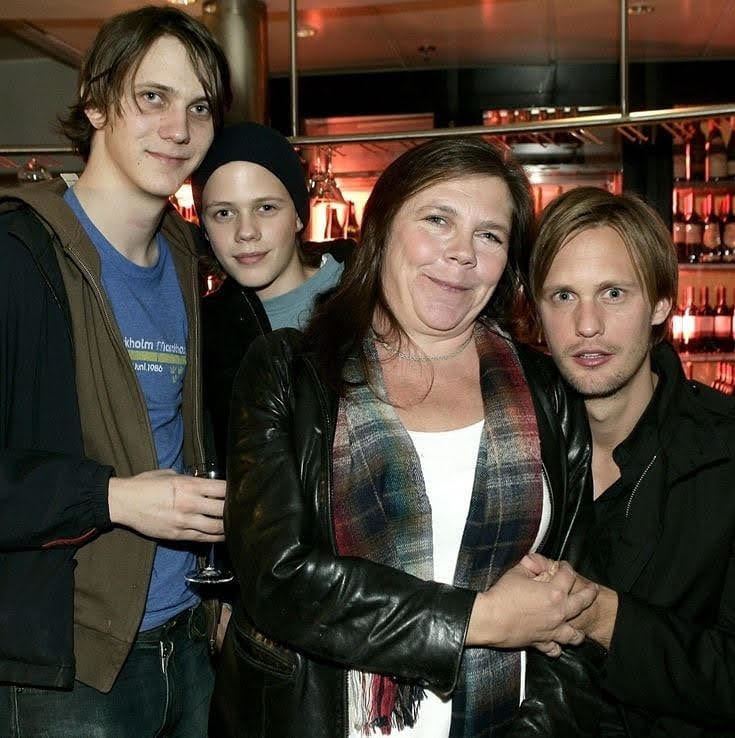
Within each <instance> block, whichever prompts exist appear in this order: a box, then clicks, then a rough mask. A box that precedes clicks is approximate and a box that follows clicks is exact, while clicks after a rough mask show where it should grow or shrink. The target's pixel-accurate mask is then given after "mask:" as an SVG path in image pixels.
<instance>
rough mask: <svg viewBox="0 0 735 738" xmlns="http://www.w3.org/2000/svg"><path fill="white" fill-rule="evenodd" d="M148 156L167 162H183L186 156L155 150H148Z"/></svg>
mask: <svg viewBox="0 0 735 738" xmlns="http://www.w3.org/2000/svg"><path fill="white" fill-rule="evenodd" d="M148 155H149V156H152V157H153V158H154V159H157V160H158V161H162V162H164V163H169V164H181V163H182V162H185V161H186V160H187V159H188V157H186V156H169V155H168V154H160V153H158V152H156V151H149V152H148Z"/></svg>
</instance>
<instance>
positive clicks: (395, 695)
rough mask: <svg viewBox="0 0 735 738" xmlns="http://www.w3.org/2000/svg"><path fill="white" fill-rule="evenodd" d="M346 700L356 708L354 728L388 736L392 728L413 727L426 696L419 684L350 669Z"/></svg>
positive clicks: (367, 732) (362, 731) (365, 733)
mask: <svg viewBox="0 0 735 738" xmlns="http://www.w3.org/2000/svg"><path fill="white" fill-rule="evenodd" d="M348 690H349V701H350V704H351V705H354V707H355V716H354V727H355V729H357V730H359V731H360V732H361V733H362V734H363V735H371V734H373V735H374V734H375V733H376V731H379V732H380V734H382V735H390V734H391V732H392V730H393V729H395V730H403V729H404V728H412V727H413V726H414V725H415V724H416V720H417V719H418V716H419V706H420V704H421V702H422V700H423V699H424V697H425V696H426V692H425V691H424V689H423V688H422V687H419V686H417V685H414V684H402V683H400V682H397V681H396V680H395V679H392V678H391V677H387V676H382V675H380V674H366V673H364V672H361V671H350V672H349V675H348Z"/></svg>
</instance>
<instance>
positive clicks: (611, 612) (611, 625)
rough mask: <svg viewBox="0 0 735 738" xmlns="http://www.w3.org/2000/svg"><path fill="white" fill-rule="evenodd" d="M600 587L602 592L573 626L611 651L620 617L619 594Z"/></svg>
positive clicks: (573, 621) (575, 620)
mask: <svg viewBox="0 0 735 738" xmlns="http://www.w3.org/2000/svg"><path fill="white" fill-rule="evenodd" d="M598 586H599V588H600V591H599V594H598V595H597V599H596V600H595V601H594V602H593V603H592V605H590V607H589V608H587V610H584V611H583V612H581V613H580V614H579V615H578V616H577V617H576V618H574V619H573V620H572V621H571V624H572V625H573V626H574V627H575V628H579V629H580V630H583V631H584V632H585V633H586V634H587V637H588V638H591V639H592V640H593V641H597V643H599V644H600V645H601V646H602V647H603V648H605V649H609V648H610V641H611V640H612V635H613V631H614V630H615V619H616V618H617V616H618V593H617V592H616V591H615V590H614V589H610V588H609V587H603V586H602V585H598Z"/></svg>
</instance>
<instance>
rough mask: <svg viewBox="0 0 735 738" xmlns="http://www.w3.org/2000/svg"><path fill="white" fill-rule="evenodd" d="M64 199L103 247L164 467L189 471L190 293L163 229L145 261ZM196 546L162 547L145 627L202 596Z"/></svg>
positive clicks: (115, 306) (105, 275)
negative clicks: (192, 575)
mask: <svg viewBox="0 0 735 738" xmlns="http://www.w3.org/2000/svg"><path fill="white" fill-rule="evenodd" d="M64 199H65V200H66V202H67V203H68V205H69V206H70V207H71V209H72V210H73V211H74V214H75V215H76V216H77V218H78V220H79V222H80V223H81V224H82V226H83V228H84V230H85V231H86V232H87V235H88V236H89V239H90V240H91V241H92V243H93V244H94V246H95V248H96V249H97V251H98V252H99V255H100V260H101V264H102V286H103V287H104V289H105V292H106V293H107V298H108V300H109V301H110V304H111V305H112V310H113V313H114V315H115V320H116V321H117V325H118V327H119V329H120V333H121V334H122V337H123V340H124V342H125V347H126V348H127V350H128V354H129V355H130V361H131V362H132V364H133V368H134V369H135V374H136V376H137V378H138V382H139V384H140V388H141V390H142V392H143V396H144V398H145V403H146V406H147V408H148V418H149V420H150V423H151V429H152V431H153V439H154V442H155V445H156V455H157V457H158V466H159V467H160V468H161V469H175V470H176V471H178V472H181V471H183V460H182V452H183V441H184V423H183V418H182V415H181V400H182V392H183V380H184V373H185V371H186V342H187V337H188V325H187V320H186V310H185V307H184V298H183V296H182V294H181V287H180V285H179V280H178V278H177V275H176V268H175V266H174V263H173V259H172V258H171V254H170V253H169V247H168V244H167V243H166V239H165V238H164V237H163V235H162V234H160V233H159V234H158V235H157V237H156V238H157V243H158V263H157V264H155V265H154V266H152V267H141V266H138V265H137V264H133V262H131V261H130V260H128V259H126V258H125V257H124V256H123V255H122V254H121V253H120V252H119V251H117V249H115V247H114V246H113V245H112V244H111V243H110V242H109V241H108V240H107V239H106V238H105V237H104V236H103V235H102V233H100V231H99V230H98V229H97V227H96V226H95V225H94V223H92V221H91V220H90V219H89V217H88V216H87V214H86V213H85V212H84V210H83V208H82V206H81V204H80V202H79V200H78V198H77V196H76V195H75V194H74V190H73V189H71V188H70V189H68V190H67V191H66V193H65V195H64ZM195 558H196V557H195V556H194V554H193V553H191V552H190V551H185V550H181V549H174V548H170V547H169V546H167V545H166V544H164V543H159V544H158V546H157V547H156V557H155V560H154V562H153V573H152V575H151V583H150V587H149V589H148V601H147V603H146V609H145V613H144V615H143V622H142V624H141V630H149V629H151V628H155V627H157V626H159V625H162V624H163V623H165V622H166V621H167V620H169V619H170V618H172V617H173V616H174V615H176V614H177V613H179V612H181V611H182V610H184V609H186V608H188V607H191V606H192V605H194V604H196V602H197V596H196V595H195V594H194V592H192V590H191V589H189V587H188V585H187V583H186V581H185V579H184V576H185V574H186V573H187V572H188V571H190V570H192V569H193V568H195V563H196V562H195Z"/></svg>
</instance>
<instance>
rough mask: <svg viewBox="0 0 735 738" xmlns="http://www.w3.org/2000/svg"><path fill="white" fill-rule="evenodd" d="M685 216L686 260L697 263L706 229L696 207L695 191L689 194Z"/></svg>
mask: <svg viewBox="0 0 735 738" xmlns="http://www.w3.org/2000/svg"><path fill="white" fill-rule="evenodd" d="M684 217H685V219H686V225H685V227H684V234H685V236H684V241H685V246H686V260H687V263H689V264H697V263H698V262H699V255H700V253H701V251H702V232H703V230H704V222H703V221H702V219H701V218H700V217H699V213H698V212H697V211H696V209H695V207H694V193H693V192H690V193H688V194H687V197H686V204H685V211H684Z"/></svg>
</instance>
